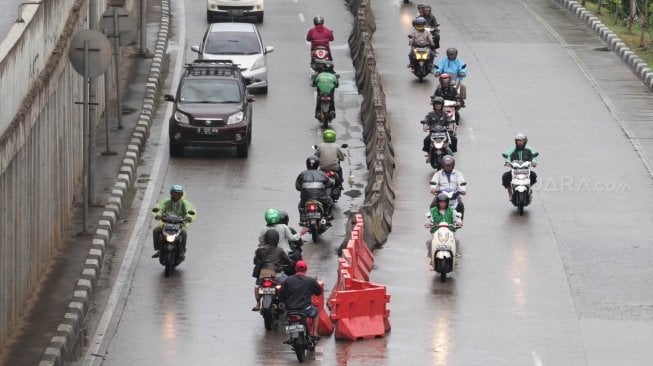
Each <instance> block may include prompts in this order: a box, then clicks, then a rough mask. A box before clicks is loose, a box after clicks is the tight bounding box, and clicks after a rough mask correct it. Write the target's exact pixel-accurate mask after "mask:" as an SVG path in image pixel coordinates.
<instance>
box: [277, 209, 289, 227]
mask: <svg viewBox="0 0 653 366" xmlns="http://www.w3.org/2000/svg"><path fill="white" fill-rule="evenodd" d="M279 216H281V218H280V220H279V222H280V223H282V224H284V225H288V223H289V222H290V217H289V216H288V213H287V212H286V211H279Z"/></svg>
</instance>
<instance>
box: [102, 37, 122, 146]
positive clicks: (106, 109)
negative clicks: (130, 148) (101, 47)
mask: <svg viewBox="0 0 653 366" xmlns="http://www.w3.org/2000/svg"><path fill="white" fill-rule="evenodd" d="M105 33H106V30H105ZM104 105H105V107H104V130H105V135H106V136H105V137H106V145H107V146H106V150H104V151H103V152H102V155H105V156H106V155H117V154H118V153H117V152H115V151H112V150H111V148H110V146H111V144H110V139H109V71H105V72H104Z"/></svg>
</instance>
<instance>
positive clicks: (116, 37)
mask: <svg viewBox="0 0 653 366" xmlns="http://www.w3.org/2000/svg"><path fill="white" fill-rule="evenodd" d="M112 36H113V51H114V52H115V53H114V55H115V62H116V108H117V109H118V113H117V114H118V129H122V100H121V93H120V27H119V25H118V8H113V34H112Z"/></svg>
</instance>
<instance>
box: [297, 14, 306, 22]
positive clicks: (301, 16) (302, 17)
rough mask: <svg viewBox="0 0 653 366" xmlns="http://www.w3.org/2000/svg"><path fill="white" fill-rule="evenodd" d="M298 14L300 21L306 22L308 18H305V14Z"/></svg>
mask: <svg viewBox="0 0 653 366" xmlns="http://www.w3.org/2000/svg"><path fill="white" fill-rule="evenodd" d="M298 15H299V21H300V22H302V23H304V22H306V19H304V14H302V13H299V14H298Z"/></svg>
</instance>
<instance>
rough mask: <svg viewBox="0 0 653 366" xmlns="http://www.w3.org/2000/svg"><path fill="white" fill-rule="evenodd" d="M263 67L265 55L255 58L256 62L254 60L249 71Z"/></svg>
mask: <svg viewBox="0 0 653 366" xmlns="http://www.w3.org/2000/svg"><path fill="white" fill-rule="evenodd" d="M263 67H265V57H264V56H261V57H259V58H258V59H256V62H254V65H252V67H250V68H249V70H250V71H254V70H258V69H261V68H263Z"/></svg>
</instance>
